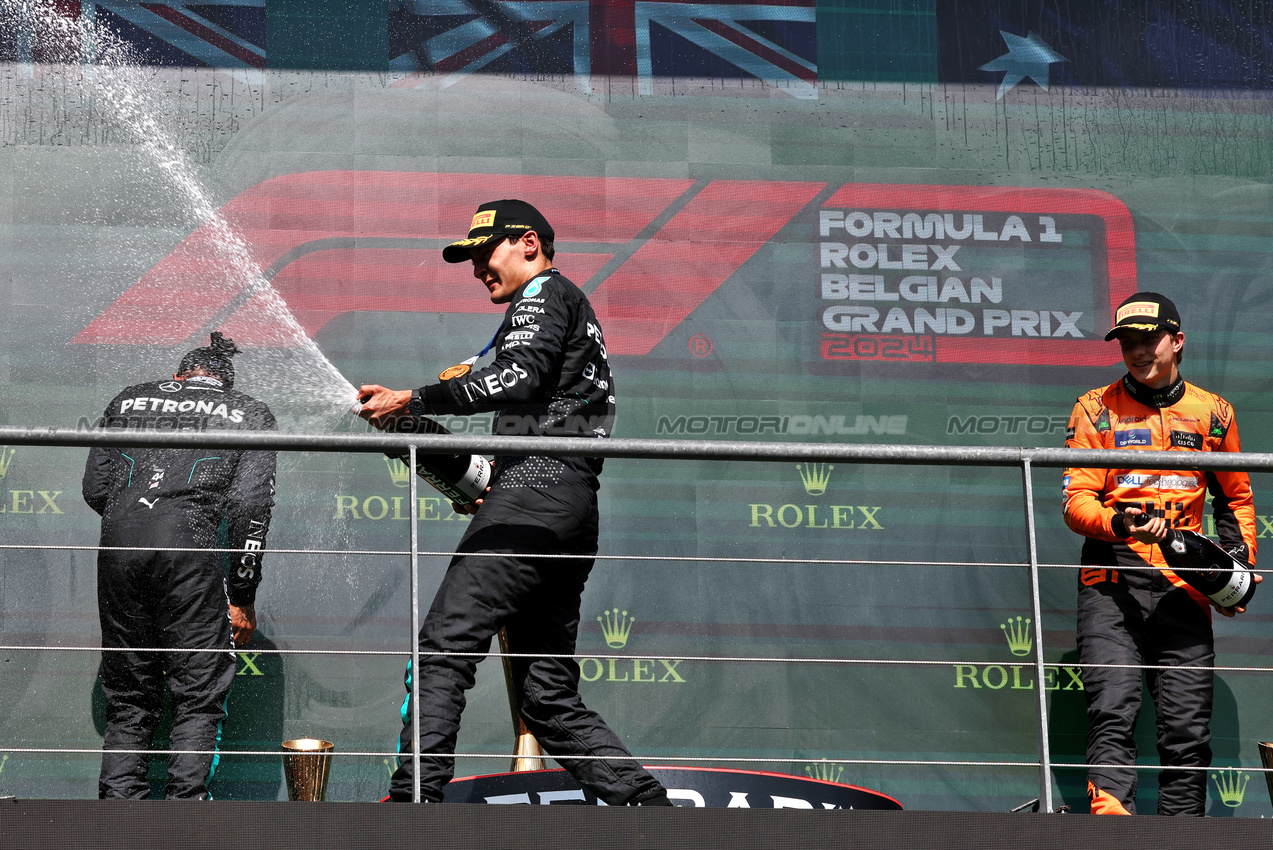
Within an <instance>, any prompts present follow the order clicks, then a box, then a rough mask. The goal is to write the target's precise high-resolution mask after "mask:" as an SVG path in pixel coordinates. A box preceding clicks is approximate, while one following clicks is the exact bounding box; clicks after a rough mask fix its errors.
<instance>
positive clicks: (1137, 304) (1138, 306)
mask: <svg viewBox="0 0 1273 850" xmlns="http://www.w3.org/2000/svg"><path fill="white" fill-rule="evenodd" d="M1128 316H1149V317H1150V318H1152V319H1156V318H1158V305H1157V304H1155V303H1154V302H1153V301H1133V302H1132V303H1130V304H1124V305H1123V306H1122V307H1119V308H1118V313H1117V314H1115V316H1114V324H1118V323H1119V322H1121V321H1122V320H1123V319H1126V318H1127V317H1128Z"/></svg>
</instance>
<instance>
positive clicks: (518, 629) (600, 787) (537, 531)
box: [390, 486, 661, 805]
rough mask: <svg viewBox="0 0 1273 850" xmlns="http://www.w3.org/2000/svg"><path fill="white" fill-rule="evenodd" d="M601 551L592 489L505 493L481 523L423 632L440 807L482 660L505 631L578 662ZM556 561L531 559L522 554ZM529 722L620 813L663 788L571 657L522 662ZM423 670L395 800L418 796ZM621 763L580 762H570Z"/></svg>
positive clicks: (429, 776) (424, 771) (433, 786)
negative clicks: (415, 742) (586, 597)
mask: <svg viewBox="0 0 1273 850" xmlns="http://www.w3.org/2000/svg"><path fill="white" fill-rule="evenodd" d="M596 552H597V507H596V494H595V492H593V491H592V490H591V489H590V488H588V487H586V486H579V487H572V488H564V487H563V488H558V487H554V488H553V489H552V490H550V491H540V490H538V489H532V488H528V487H520V488H515V489H511V490H499V489H495V490H493V491H492V492H491V493H490V494H489V496H488V497H487V499H486V500H485V502H484V504H483V505H482V508H481V510H479V511H478V513H477V515H476V516H475V517H474V519H473V520H472V522H471V524H470V526H469V528H468V530H467V531H466V532H465V534H464V537H463V538H462V539H461V541H460V544H459V547H458V552H457V554H456V555H455V557H454V558H452V560H451V564H450V566H449V567H448V568H447V572H446V575H445V577H444V578H443V579H442V585H441V586H440V587H439V588H438V592H437V595H436V596H435V597H434V599H433V605H432V606H431V608H430V609H429V613H428V615H427V616H426V617H425V620H424V624H423V625H422V627H421V630H420V709H419V722H420V752H421V753H422V754H428V755H422V757H421V761H420V788H421V796H422V797H423V798H425V799H430V800H440V799H441V798H442V790H443V788H444V786H445V785H446V783H447V782H449V781H450V780H451V777H452V776H453V774H454V769H455V759H454V758H453V757H452V756H451V755H450V754H452V753H454V752H455V742H456V738H457V736H458V734H459V729H460V714H461V712H463V710H464V705H465V691H467V690H468V689H469V688H471V687H472V686H473V681H474V675H475V672H476V667H477V662H478V661H479V660H480V658H478V657H473V656H464V657H456V656H451V655H447V654H445V653H446V652H448V651H452V652H474V653H484V652H487V651H488V650H489V649H490V646H491V638H492V637H493V636H494V635H495V634H496V632H498V631H499V629H500V628H501V627H503V628H506V629H507V630H508V639H509V645H510V648H511V650H512V651H513V652H516V653H550V654H564V655H569V654H573V653H574V651H575V641H576V637H577V635H578V630H579V604H580V603H579V600H580V596H581V595H582V593H583V588H584V582H585V581H586V580H587V578H588V573H589V571H590V570H591V569H592V563H593V560H592V556H593V555H595V554H596ZM478 553H482V554H478ZM525 553H530V554H541V553H542V554H550V555H559V556H570V555H573V556H577V557H552V558H520V557H517V556H518V555H519V554H525ZM512 667H513V678H514V687H515V690H516V691H517V697H518V705H519V709H520V714H521V717H522V720H523V721H525V723H526V727H527V728H528V729H529V730H530V731H531V733H533V734H534V735H535V737H536V738H537V739H538V740H539V743H540V744H541V745H542V746H543V748H544V750H545V752H546V753H547V754H548V755H550V756H553V757H554V758H555V759H556V760H557V762H558V763H559V764H561V766H562V767H564V768H565V769H566V770H567V771H569V772H570V774H571V775H572V776H574V777H575V779H576V780H577V781H578V782H579V783H580V784H581V785H583V786H584V787H586V788H588V789H590V790H591V791H592V792H593V793H595V794H596V795H597V796H598V797H599V798H600V799H602V800H604V801H605V802H606V803H608V804H611V805H622V804H624V803H626V802H628V801H629V800H631V799H633V798H634V797H637V796H641V795H643V794H644V793H646V792H655V791H657V790H659V789H660V788H661V786H660V785H659V782H658V780H656V779H655V778H654V777H653V776H651V775H650V774H649V773H648V772H647V771H646V770H645V769H644V768H642V767H641V766H640V765H639V764H638V763H637V762H636V761H635V760H634V759H633V758H632V754H631V753H630V752H629V751H628V750H627V748H626V747H624V746H623V744H622V743H621V742H620V741H619V738H618V736H616V735H615V734H614V732H613V731H611V729H610V728H609V727H608V726H607V725H606V723H605V721H604V720H603V719H602V718H601V716H600V715H598V714H597V713H596V712H595V711H592V710H590V709H589V708H587V707H586V706H585V705H584V703H583V700H582V699H581V698H580V696H579V665H578V663H576V662H575V660H574V659H570V658H539V659H530V658H515V659H513V664H512ZM410 691H411V670H410V669H408V670H407V692H408V697H407V702H406V704H405V705H404V706H403V712H402V717H403V722H404V725H403V729H402V735H401V737H400V740H399V751H400V752H401V753H403V755H401V756H400V757H399V760H398V761H399V767H398V769H397V771H395V772H394V775H393V779H392V781H391V783H390V796H391V798H392V799H394V800H398V801H409V800H410V799H411V793H412V761H411V757H410V756H409V755H406V754H407V753H410V752H411V722H410V718H411V711H412V706H411V697H410ZM572 755H577V756H611V757H614V758H615V759H616V760H614V761H611V760H606V759H586V760H578V759H571V758H570V756H572Z"/></svg>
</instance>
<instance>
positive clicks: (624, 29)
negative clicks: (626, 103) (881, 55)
mask: <svg viewBox="0 0 1273 850" xmlns="http://www.w3.org/2000/svg"><path fill="white" fill-rule="evenodd" d="M40 3H41V5H42V6H44V7H45V8H46V9H48V10H49V11H50V12H52V13H53V14H56V15H60V16H62V17H64V18H67V19H71V20H74V19H79V20H80V21H82V22H84V23H91V24H93V25H94V27H98V28H106V29H109V30H110V31H111V32H112V33H114V34H115V35H117V36H118V38H119V39H120V40H122V41H124V42H126V43H127V44H129V45H130V46H131V48H132V50H133V53H134V56H133V59H134V60H135V61H140V62H143V63H146V64H154V65H194V66H199V65H205V66H212V67H217V68H258V69H260V68H266V67H272V65H271V63H270V62H269V52H268V50H267V47H268V45H267V43H266V32H267V20H268V17H269V10H268V9H267V0H197V2H172V0H165V2H154V3H147V2H136V0H40ZM313 14H314V15H315V22H316V24H321V23H322V21H321V15H322V13H321V12H314V13H313ZM384 14H386V15H387V21H384V24H385V25H386V26H385V30H384V31H385V32H386V35H387V39H388V44H387V45H386V48H387V51H386V52H387V56H388V60H389V67H390V69H391V70H397V71H406V72H414V71H429V72H434V73H441V74H443V75H446V76H447V77H448V79H449V80H450V81H452V82H453V81H454V79H455V78H457V77H460V76H464V75H467V74H474V73H495V74H502V73H530V74H554V75H563V76H574V77H576V78H577V79H578V80H579V84H580V86H581V88H583V90H585V91H590V90H591V79H592V78H593V77H596V76H606V77H629V78H634V79H636V80H637V81H638V86H639V90H640V91H641V92H642V93H646V94H648V93H652V92H653V89H654V81H655V80H656V79H659V78H680V79H686V78H709V79H710V78H717V79H720V78H723V79H759V80H764V81H767V82H772V83H775V84H777V85H779V86H784V87H786V88H787V89H788V90H790V91H791V92H792V93H793V94H797V95H801V94H807V95H816V84H817V79H818V66H817V28H816V20H815V8H814V0H767V2H754V0H722V1H720V2H711V3H701V2H685V0H396V1H395V2H392V3H390V4H388V5H387V6H386V7H385V9H384ZM293 17H294V16H293ZM94 27H83V28H81V29H82V30H83V31H84V32H86V33H87V32H91V31H92V30H93V28H94ZM0 41H5V39H0ZM18 42H21V39H20V38H18ZM91 42H92V39H91V38H88V37H85V38H84V39H83V43H82V44H62V45H59V53H58V55H56V56H55V55H54V52H53V51H52V49H51V48H49V49H44V50H42V47H41V42H40V41H39V39H38V38H37V39H29V40H28V41H27V42H25V44H26V47H25V48H24V47H23V46H22V44H21V43H19V44H18V45H17V47H16V50H15V49H14V48H13V47H12V46H10V47H9V48H7V49H6V48H5V47H4V45H0V58H5V55H4V54H7V53H16V55H15V56H13V57H10V58H18V59H19V60H23V61H31V60H32V59H34V60H35V61H44V60H57V59H59V58H64V57H66V56H68V55H78V57H79V58H81V59H82V60H83V61H86V62H93V61H96V57H95V56H94V46H93V44H92V43H91ZM373 52H374V51H373ZM42 53H47V54H48V55H41V54H42ZM385 55H386V54H385V53H380V54H379V56H380V58H379V59H376V58H375V57H373V56H371V55H368V57H367V66H366V67H368V68H374V67H377V66H378V67H381V68H383V67H384V61H385V59H384V57H385Z"/></svg>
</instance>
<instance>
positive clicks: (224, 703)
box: [203, 655, 238, 800]
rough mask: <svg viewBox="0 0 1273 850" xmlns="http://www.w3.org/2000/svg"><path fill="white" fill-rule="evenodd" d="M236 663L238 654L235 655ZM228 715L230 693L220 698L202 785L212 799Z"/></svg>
mask: <svg viewBox="0 0 1273 850" xmlns="http://www.w3.org/2000/svg"><path fill="white" fill-rule="evenodd" d="M235 661H236V663H237V661H238V656H237V655H236V656H235ZM229 715H230V694H229V693H227V694H226V695H225V699H223V700H221V720H220V721H219V722H218V723H217V738H216V740H215V741H213V742H212V750H213V753H212V764H211V766H210V767H209V768H208V778H207V779H205V780H204V782H203V785H204V787H205V788H207V789H208V799H209V800H211V799H212V777H214V776H216V775H217V765H219V764H220V763H221V733H222V731H223V730H224V729H225V719H226V717H228V716H229Z"/></svg>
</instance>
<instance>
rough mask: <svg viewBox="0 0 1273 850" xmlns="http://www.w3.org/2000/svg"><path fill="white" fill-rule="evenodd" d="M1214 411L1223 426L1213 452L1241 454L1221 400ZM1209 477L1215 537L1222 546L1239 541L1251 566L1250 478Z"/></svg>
mask: <svg viewBox="0 0 1273 850" xmlns="http://www.w3.org/2000/svg"><path fill="white" fill-rule="evenodd" d="M1216 408H1217V414H1218V418H1219V420H1220V422H1221V423H1222V424H1225V425H1227V428H1225V432H1224V437H1223V438H1222V439H1221V440H1220V445H1219V446H1217V448H1216V451H1221V452H1240V451H1242V440H1241V439H1240V438H1239V437H1238V421H1237V418H1236V416H1235V415H1234V413H1233V408H1232V407H1231V406H1230V405H1229V404H1228V402H1226V401H1224V399H1219V398H1217V405H1216ZM1211 477H1212V478H1213V480H1214V481H1215V482H1216V485H1217V488H1218V489H1219V491H1220V492H1218V493H1217V492H1216V491H1215V489H1213V490H1212V501H1211V505H1212V511H1213V512H1214V514H1215V521H1216V535H1217V536H1218V537H1219V538H1220V542H1222V543H1236V542H1237V538H1238V537H1241V539H1242V542H1243V543H1245V544H1246V545H1247V549H1248V550H1249V551H1250V558H1249V559H1248V560H1249V561H1250V562H1251V564H1252V565H1254V564H1255V549H1256V545H1257V544H1256V534H1257V529H1256V520H1255V496H1254V494H1253V493H1252V492H1251V478H1250V476H1248V475H1247V474H1246V473H1245V472H1226V471H1224V470H1216V471H1214V472H1212V473H1211Z"/></svg>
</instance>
